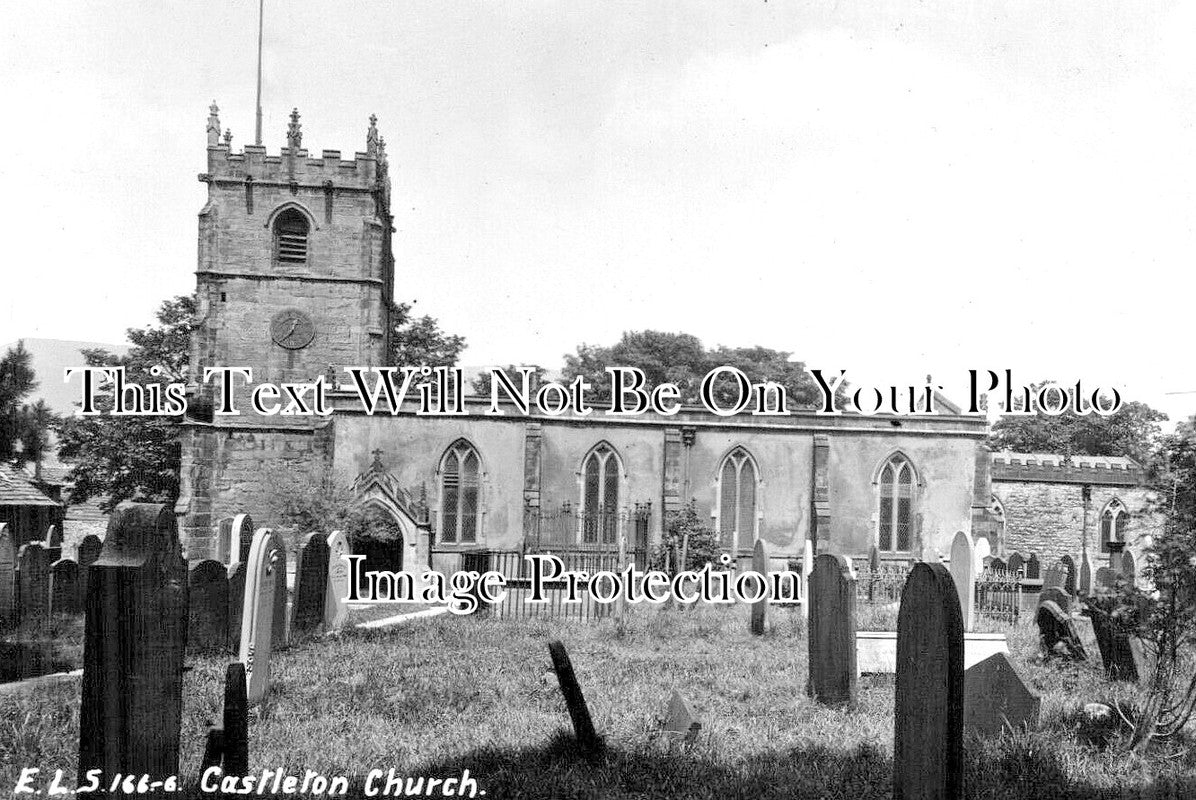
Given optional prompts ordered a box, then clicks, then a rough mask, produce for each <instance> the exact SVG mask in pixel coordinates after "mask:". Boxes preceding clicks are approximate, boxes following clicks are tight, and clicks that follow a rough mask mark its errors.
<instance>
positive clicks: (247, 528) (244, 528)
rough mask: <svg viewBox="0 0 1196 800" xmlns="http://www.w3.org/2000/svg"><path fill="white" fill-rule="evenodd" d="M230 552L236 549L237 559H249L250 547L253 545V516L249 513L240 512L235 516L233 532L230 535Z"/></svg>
mask: <svg viewBox="0 0 1196 800" xmlns="http://www.w3.org/2000/svg"><path fill="white" fill-rule="evenodd" d="M229 541H230V544H229V548H230V549H229V552H230V554H231V553H232V552H233V549H234V548H235V550H236V554H237V555H236V560H237V561H248V560H249V548H251V547H252V546H253V518H252V517H250V516H249V515H248V514H238V515H237V516H235V517H233V527H232V533H231V535H230V540H229Z"/></svg>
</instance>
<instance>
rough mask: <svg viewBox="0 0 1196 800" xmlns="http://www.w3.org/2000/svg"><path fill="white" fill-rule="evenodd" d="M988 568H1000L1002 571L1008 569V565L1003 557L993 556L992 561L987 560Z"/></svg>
mask: <svg viewBox="0 0 1196 800" xmlns="http://www.w3.org/2000/svg"><path fill="white" fill-rule="evenodd" d="M988 568H989V569H993V570H1001V571H1002V572H1004V571H1005V570H1007V569H1009V565H1008V564H1006V563H1005V560H1004V559H1001V558H994V559H993V560H992V561H990V562H988Z"/></svg>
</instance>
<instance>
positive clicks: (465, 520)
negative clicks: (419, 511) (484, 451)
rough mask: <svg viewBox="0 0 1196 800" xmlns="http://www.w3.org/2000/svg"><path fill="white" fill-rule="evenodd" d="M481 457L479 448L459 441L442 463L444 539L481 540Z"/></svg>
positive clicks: (441, 510) (443, 540) (441, 502)
mask: <svg viewBox="0 0 1196 800" xmlns="http://www.w3.org/2000/svg"><path fill="white" fill-rule="evenodd" d="M480 475H481V460H480V459H479V458H478V453H477V450H475V449H474V447H473V445H471V444H470V443H469V442H466V441H459V442H457V443H455V444H454V445H453V446H452V447H450V448H449V449H448V450H447V451H446V452H445V454H444V460H443V461H442V462H441V465H440V541H441V542H445V543H461V544H470V543H473V542H476V541H477V540H478V528H479V524H480V522H481V518H482V515H481V513H480V503H479V489H480V487H481V479H480Z"/></svg>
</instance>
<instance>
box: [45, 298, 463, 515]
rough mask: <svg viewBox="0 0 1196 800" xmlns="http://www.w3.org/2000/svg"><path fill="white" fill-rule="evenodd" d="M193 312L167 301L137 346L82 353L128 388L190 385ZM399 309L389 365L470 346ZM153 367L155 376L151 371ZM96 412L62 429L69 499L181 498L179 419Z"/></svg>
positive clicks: (137, 337)
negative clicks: (118, 373) (121, 351)
mask: <svg viewBox="0 0 1196 800" xmlns="http://www.w3.org/2000/svg"><path fill="white" fill-rule="evenodd" d="M195 309H196V302H195V296H194V295H180V296H178V297H175V298H172V299H170V300H167V301H165V302H163V303H162V305H161V306H160V307H159V308H158V311H157V313H156V314H155V317H156V319H157V324H155V325H151V326H147V327H145V328H129V329H128V331H127V336H128V339H129V342H130V343H131V344H132V347H130V348H129V351H128V353H126V354H125V355H124V356H117V355H114V354H113V353H110V352H108V351H107V350H103V349H93V350H84V351H83V357H84V361H85V362H86V364H87V366H91V367H124V368H125V378H126V383H132V384H138V385H141V386H149V385H151V384H160V385H162V386H165V385H166V384H168V383H186V382H187V381H188V379H189V377H190V356H191V332H192V330H193V329H194V324H193V320H194V317H195ZM397 310H398V312H399V313H398V316H397V319H396V320H395V321H394V335H393V336H392V348H391V353H390V357H391V359H392V363H396V364H401V363H407V364H427V365H429V366H440V365H446V366H451V365H453V364H455V363H456V361H457V357H458V355H459V354H460V352H461V351H462V350H463V349H464V348H465V339H464V338H463V337H460V336H456V335H453V334H448V333H445V332H444V331H442V330H441V329H440V326H439V324H438V323H437V322H436V320H435V319H433V318H432V317H429V316H426V315H425V316H423V317H418V318H417V317H413V316H412V315H411V304H409V303H400V304H398V309H397ZM249 366H253V365H249ZM154 367H157V368H158V370H159V374H158V375H154V374H152V373H151V369H153V368H154ZM315 377H316V376H314V375H313V376H312V378H313V379H314V378H315ZM97 408H98V410H100V411H101V412H102V413H101V414H100V415H97V416H88V417H69V418H67V419H64V420H62V421H61V423H60V424H59V425H58V434H59V450H58V455H59V458H60V459H61V460H62V461H64V462H66V463H69V464H71V465H72V467H71V472H70V476H69V478H68V480H69V481H71V482H72V484H73V487H72V489H71V502H72V503H82V502H85V501H86V500H89V499H91V498H93V497H102V498H104V500H103V502H102V503H101V504H100V507H101V508H102V509H104V510H105V511H109V510H111V509H113V508H115V507H116V505H117V504H118V503H120V502H121V501H122V500H129V499H141V500H152V501H156V502H163V503H173V502H174V501H175V500H176V499H177V498H178V494H179V469H180V463H181V456H182V452H181V446H180V433H181V425H182V422H183V419H182V417H151V416H141V415H135V416H120V417H113V416H109V415H108V413H107V412H108V411H109V410H111V408H112V401H111V399H110V398H107V397H102V398H100V400H99V402H98V403H97Z"/></svg>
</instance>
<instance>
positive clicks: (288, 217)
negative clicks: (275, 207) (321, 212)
mask: <svg viewBox="0 0 1196 800" xmlns="http://www.w3.org/2000/svg"><path fill="white" fill-rule="evenodd" d="M308 230H309V228H308V224H307V218H306V217H304V216H303V215H302V214H300V213H299V212H298V211H296V210H295V209H293V208H288V209H287V210H286V211H284V212H282V213H281V214H279V215H278V219H277V220H275V221H274V256H275V258H276V259H277V260H278V262H279V263H280V264H306V263H307V234H308Z"/></svg>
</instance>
